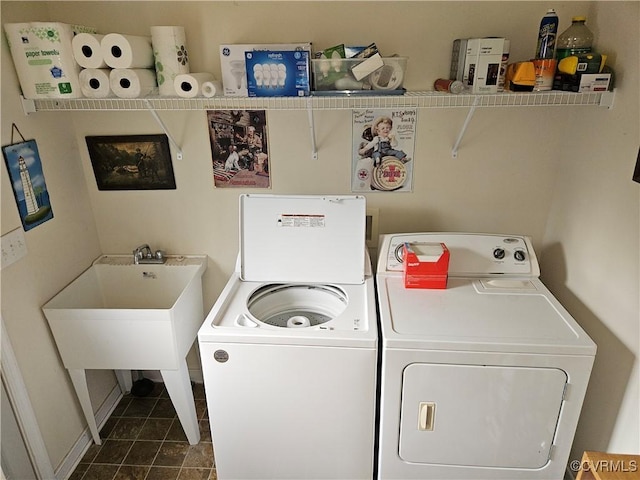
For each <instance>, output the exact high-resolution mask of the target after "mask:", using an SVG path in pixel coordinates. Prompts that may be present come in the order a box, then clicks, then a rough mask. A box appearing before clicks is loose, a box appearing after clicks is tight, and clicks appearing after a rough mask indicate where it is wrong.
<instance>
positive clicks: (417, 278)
mask: <svg viewBox="0 0 640 480" xmlns="http://www.w3.org/2000/svg"><path fill="white" fill-rule="evenodd" d="M403 251H404V262H403V270H404V286H405V288H436V289H443V288H447V278H448V275H449V249H448V248H447V246H446V245H445V244H444V243H433V242H420V243H405V244H404V247H403Z"/></svg>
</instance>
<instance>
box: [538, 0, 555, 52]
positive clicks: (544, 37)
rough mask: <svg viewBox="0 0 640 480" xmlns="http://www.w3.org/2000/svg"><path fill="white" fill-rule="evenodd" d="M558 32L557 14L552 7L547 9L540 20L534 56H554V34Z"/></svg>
mask: <svg viewBox="0 0 640 480" xmlns="http://www.w3.org/2000/svg"><path fill="white" fill-rule="evenodd" d="M557 33H558V15H557V14H556V11H555V10H554V9H553V8H550V9H549V10H547V13H546V15H545V16H544V17H542V20H541V21H540V30H539V31H538V47H537V48H536V57H535V58H540V59H546V58H554V51H555V48H556V34H557Z"/></svg>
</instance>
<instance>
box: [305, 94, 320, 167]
mask: <svg viewBox="0 0 640 480" xmlns="http://www.w3.org/2000/svg"><path fill="white" fill-rule="evenodd" d="M307 114H308V116H309V135H310V137H311V159H312V160H317V159H318V146H317V144H316V126H315V122H314V120H313V107H312V105H311V97H309V98H308V99H307Z"/></svg>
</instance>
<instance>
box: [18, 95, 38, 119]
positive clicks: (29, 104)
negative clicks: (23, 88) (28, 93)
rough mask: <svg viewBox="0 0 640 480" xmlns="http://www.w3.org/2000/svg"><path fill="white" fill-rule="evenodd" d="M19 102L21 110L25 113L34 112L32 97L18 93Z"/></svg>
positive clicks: (34, 105)
mask: <svg viewBox="0 0 640 480" xmlns="http://www.w3.org/2000/svg"><path fill="white" fill-rule="evenodd" d="M20 102H21V103H22V111H23V112H24V114H25V115H29V114H30V113H36V102H35V101H34V100H33V99H31V98H24V95H20Z"/></svg>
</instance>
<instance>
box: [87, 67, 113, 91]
mask: <svg viewBox="0 0 640 480" xmlns="http://www.w3.org/2000/svg"><path fill="white" fill-rule="evenodd" d="M110 73H111V69H109V68H85V69H83V70H81V71H80V88H81V89H82V94H83V95H84V96H85V97H87V98H107V97H112V96H113V94H112V92H111V87H110V86H109V75H110Z"/></svg>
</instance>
